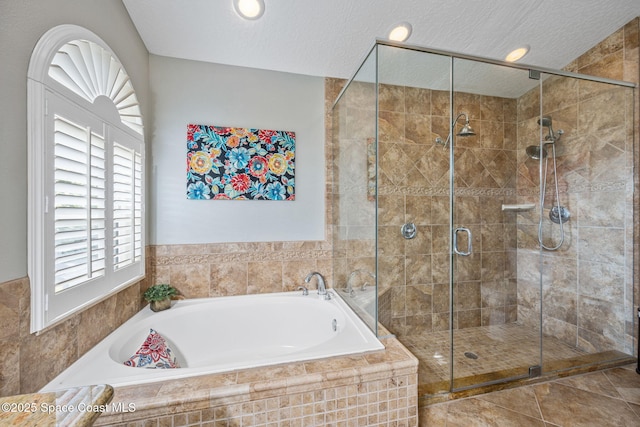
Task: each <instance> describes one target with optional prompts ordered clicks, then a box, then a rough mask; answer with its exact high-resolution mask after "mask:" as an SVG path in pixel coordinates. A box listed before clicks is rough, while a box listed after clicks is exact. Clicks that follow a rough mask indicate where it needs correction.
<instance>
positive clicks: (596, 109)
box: [334, 19, 640, 353]
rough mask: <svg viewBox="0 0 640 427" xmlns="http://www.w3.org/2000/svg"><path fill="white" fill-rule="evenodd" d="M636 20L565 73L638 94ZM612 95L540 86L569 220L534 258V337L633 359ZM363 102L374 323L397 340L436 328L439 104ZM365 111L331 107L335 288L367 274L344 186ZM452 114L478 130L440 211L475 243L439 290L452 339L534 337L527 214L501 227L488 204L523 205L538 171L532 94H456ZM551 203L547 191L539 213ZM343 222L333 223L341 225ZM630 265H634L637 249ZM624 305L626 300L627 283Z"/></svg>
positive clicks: (360, 203) (362, 162) (361, 188)
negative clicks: (451, 202) (524, 328)
mask: <svg viewBox="0 0 640 427" xmlns="http://www.w3.org/2000/svg"><path fill="white" fill-rule="evenodd" d="M638 23H639V20H638V19H634V20H633V21H631V22H630V23H629V24H627V25H626V26H625V27H624V28H623V29H621V30H620V31H618V32H616V33H614V34H613V35H612V36H611V37H609V38H608V39H606V40H604V41H603V42H602V43H601V44H599V45H598V46H596V47H594V48H593V49H592V50H591V51H589V52H588V53H586V54H585V55H583V56H582V57H580V58H578V59H577V60H576V61H574V62H573V63H572V64H570V65H569V66H568V67H567V69H568V71H574V72H580V73H585V74H590V75H595V76H600V77H608V78H613V79H618V80H626V81H632V82H637V81H639V80H640V79H639V77H638ZM623 92H625V91H624V90H619V89H613V88H612V87H610V86H609V85H604V84H593V83H585V82H580V83H578V82H577V81H575V80H573V79H569V78H556V77H553V78H550V79H548V80H546V81H545V82H544V85H543V94H544V95H543V98H544V101H543V112H544V114H549V115H551V116H552V117H553V118H554V129H555V130H558V129H563V130H564V131H565V135H564V136H563V138H562V140H561V142H560V143H559V144H558V169H559V176H560V177H561V178H560V179H561V182H560V192H561V193H562V194H561V199H562V200H563V205H565V206H566V207H568V208H569V209H570V211H571V212H572V220H571V221H570V222H569V223H568V224H567V225H566V226H565V228H566V229H567V242H566V243H565V244H564V245H563V247H562V248H561V250H560V251H557V252H547V251H545V252H544V254H543V258H542V260H543V263H544V268H543V271H544V274H545V276H544V277H543V282H544V283H545V285H544V289H543V298H544V310H543V311H544V316H545V317H544V323H543V329H544V332H545V333H548V334H551V335H554V336H557V337H559V338H561V339H563V340H564V341H565V342H567V343H569V344H571V345H576V346H578V347H581V348H583V349H585V350H587V351H602V350H610V349H616V350H620V351H624V352H627V353H632V352H633V350H634V348H635V344H633V343H634V340H633V336H634V334H635V333H634V331H635V327H634V303H633V301H634V297H633V295H634V292H633V285H632V284H633V274H634V271H633V268H632V266H633V265H634V253H633V249H634V248H633V243H632V242H633V241H634V240H633V237H634V235H635V236H636V241H637V236H638V231H637V229H636V231H635V233H634V231H633V227H634V223H633V215H634V211H633V206H634V202H633V200H634V199H633V198H634V195H633V194H634V193H633V187H634V186H635V187H636V188H637V177H635V179H636V181H633V180H632V178H631V177H632V169H631V167H632V165H633V164H634V160H633V152H634V151H633V147H634V141H633V130H634V129H638V97H637V96H636V98H635V100H634V99H633V98H632V96H631V93H630V91H628V90H627V91H626V95H623ZM636 94H637V89H636ZM378 96H379V99H378V102H379V107H380V117H379V133H380V134H379V143H380V145H379V152H378V162H379V163H378V164H379V171H378V185H379V187H378V204H379V206H378V217H377V220H378V233H379V234H378V236H377V237H378V239H379V241H378V244H379V252H378V255H379V258H378V262H379V265H378V274H379V278H378V279H379V286H380V290H379V293H380V299H379V310H378V313H379V316H380V320H381V322H382V323H383V324H385V325H386V326H388V327H389V328H390V329H391V330H392V331H393V332H394V333H396V334H398V335H402V334H406V333H414V332H428V331H431V330H440V329H446V328H448V326H449V325H448V318H449V313H448V301H449V294H448V284H447V283H448V279H449V278H448V267H449V265H448V255H447V253H446V252H447V248H448V242H447V239H448V220H447V215H448V192H449V190H448V182H447V181H448V173H449V170H448V157H447V152H446V150H443V149H442V146H438V145H436V144H435V143H434V140H435V138H436V137H437V136H440V137H442V138H443V139H446V134H447V123H448V119H447V117H448V115H449V112H448V111H449V110H448V99H449V97H448V93H441V92H437V91H428V90H422V89H416V88H409V87H400V86H388V85H386V86H385V85H381V86H380V92H379V94H378ZM624 97H627V98H626V99H624ZM375 102H376V100H375V87H374V86H373V85H372V84H368V83H362V82H356V83H355V84H353V83H352V87H350V88H349V91H348V92H347V93H346V94H345V100H344V102H342V101H341V103H342V105H340V107H339V108H341V109H342V110H343V111H341V112H340V117H341V122H340V123H339V126H338V127H337V128H338V135H337V137H336V141H334V144H336V145H337V146H338V150H337V151H336V159H338V158H339V157H341V156H345V157H346V159H347V161H345V162H344V164H343V163H342V162H340V161H339V160H336V166H337V170H338V176H339V177H340V178H339V179H338V181H339V182H338V183H337V185H336V190H335V191H336V193H337V194H338V195H339V197H338V203H337V206H336V209H337V211H336V212H335V218H334V224H336V225H337V227H336V229H335V236H337V237H336V238H334V242H335V247H336V248H338V249H339V251H337V252H336V254H337V258H336V264H335V265H336V277H337V278H341V280H340V281H341V282H342V283H344V282H346V280H347V278H348V276H349V272H351V271H354V270H356V269H362V268H366V269H368V270H370V271H373V269H374V268H375V236H376V230H375V214H376V213H375V211H374V210H375V206H374V203H373V201H370V200H368V199H367V195H368V193H367V188H366V187H367V186H366V185H365V184H362V183H360V184H358V183H357V182H358V181H362V180H366V179H367V175H366V171H367V167H368V164H367V161H368V160H367V158H366V156H363V155H362V154H360V155H357V154H355V153H357V152H359V153H366V152H367V150H368V145H369V143H370V142H369V141H370V140H373V139H374V136H375V127H374V126H375V123H374V121H375V110H374V108H375ZM454 102H456V105H455V106H454V109H453V110H454V111H456V112H467V113H469V115H470V119H471V124H472V126H473V127H474V129H475V130H476V132H477V133H478V135H477V136H475V137H470V138H457V140H456V144H457V148H456V153H455V156H456V162H457V164H462V165H461V167H460V168H457V170H456V173H457V175H456V188H457V190H456V199H455V202H456V206H459V207H461V209H460V210H459V211H458V210H457V211H456V215H459V214H462V216H457V217H456V221H455V222H456V224H457V225H461V224H464V225H468V226H470V228H472V229H478V228H479V229H480V230H481V232H480V233H477V232H474V242H473V243H474V249H475V251H476V254H474V255H473V256H472V257H470V258H467V259H463V260H461V261H460V260H458V261H456V262H458V264H457V265H456V266H455V268H456V274H457V277H458V278H460V281H459V282H458V283H456V285H455V287H454V292H455V297H454V299H455V301H454V304H455V305H454V310H456V311H455V312H454V316H453V319H454V325H453V327H454V328H463V327H470V326H480V325H489V324H499V323H502V322H510V321H514V320H522V321H524V322H527V323H528V324H529V325H530V326H532V327H536V329H537V326H536V325H537V323H539V322H537V323H536V322H535V321H532V320H534V319H535V316H536V313H539V310H540V298H539V290H538V283H539V279H540V276H539V274H540V273H539V268H538V267H539V265H540V254H539V250H538V249H537V213H538V209H537V208H536V209H534V210H533V211H531V212H527V213H519V214H515V213H513V212H509V213H505V214H502V213H500V204H501V203H516V202H518V203H525V202H526V203H529V202H530V203H536V204H538V197H539V196H538V194H539V186H538V182H539V177H538V163H537V162H533V161H531V160H529V159H528V158H527V157H526V154H525V149H526V147H527V146H528V145H533V144H537V141H538V139H539V133H538V127H537V123H536V120H537V118H538V114H539V111H540V100H539V93H538V90H537V89H536V90H534V91H532V92H531V93H528V94H525V95H524V96H522V97H521V98H520V99H518V100H507V99H498V98H488V97H481V96H475V95H469V94H456V95H455V101H454ZM614 105H615V106H616V107H615V108H614V107H613V106H614ZM634 107H635V116H634V114H633V113H632V111H633V110H634ZM372 117H373V119H372ZM518 135H519V136H520V138H519V139H518ZM577 135H579V136H577ZM500 144H502V145H500ZM636 145H637V144H636ZM369 162H370V161H369ZM636 162H637V160H636ZM344 175H348V176H349V178H344ZM344 183H348V184H349V188H347V189H345V188H344V187H345V185H344ZM550 197H551V196H550V186H548V188H547V198H546V200H545V203H546V205H548V204H549V203H551V199H550ZM355 199H357V200H355ZM635 203H636V204H637V195H636V202H635ZM339 208H342V211H341V210H339ZM354 211H356V212H357V214H355V213H353V212H354ZM342 212H348V213H347V215H346V216H347V217H346V218H345V215H342V217H341V216H340V214H341V213H342ZM349 212H350V213H349ZM547 212H548V211H547ZM547 212H545V213H547ZM405 222H414V223H416V225H417V226H418V234H417V237H416V238H415V239H413V240H404V239H403V238H402V237H401V235H400V231H399V230H400V226H401V225H402V224H403V223H405ZM636 222H637V221H636ZM516 224H518V225H516ZM636 227H637V225H636ZM557 230H558V228H557V226H555V225H553V226H550V225H549V221H548V220H547V221H546V223H545V224H544V230H543V231H544V233H546V234H545V236H547V235H548V236H553V239H557V237H558V236H557V235H555V234H554V233H556V234H557ZM553 241H557V240H550V239H548V238H547V241H546V243H547V244H551V243H552V242H553ZM478 248H480V249H479V251H478ZM516 248H517V250H516ZM635 256H636V263H637V248H636V255H635ZM635 274H637V272H636V273H635ZM637 282H638V281H637V278H636V283H637ZM635 295H636V300H637V295H638V290H637V285H636V292H635ZM538 318H539V317H538Z"/></svg>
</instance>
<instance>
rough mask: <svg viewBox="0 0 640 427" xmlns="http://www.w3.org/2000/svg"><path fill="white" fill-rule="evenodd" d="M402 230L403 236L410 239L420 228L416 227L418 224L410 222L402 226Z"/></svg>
mask: <svg viewBox="0 0 640 427" xmlns="http://www.w3.org/2000/svg"><path fill="white" fill-rule="evenodd" d="M400 232H401V233H402V237H404V238H405V239H407V240H408V239H413V238H414V237H416V234H417V233H418V229H417V228H416V225H415V224H414V223H412V222H408V223H406V224H404V225H403V226H402V228H401V229H400Z"/></svg>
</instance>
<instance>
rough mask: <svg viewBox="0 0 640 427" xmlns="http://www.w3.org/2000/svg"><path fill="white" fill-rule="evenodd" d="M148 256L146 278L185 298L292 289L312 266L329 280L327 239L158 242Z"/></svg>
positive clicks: (149, 249) (329, 247)
mask: <svg viewBox="0 0 640 427" xmlns="http://www.w3.org/2000/svg"><path fill="white" fill-rule="evenodd" d="M147 256H148V258H149V270H148V271H147V275H148V277H149V283H170V284H171V285H172V286H174V287H176V288H177V289H178V290H179V291H180V293H181V294H183V295H184V296H185V297H187V298H208V297H218V296H231V295H248V294H257V293H268V292H286V291H295V290H296V289H298V287H299V286H301V285H304V284H305V283H304V279H305V277H306V276H307V274H309V273H310V272H312V271H318V272H320V273H321V274H322V275H323V276H324V278H325V279H326V282H327V284H330V283H332V280H331V279H332V274H331V269H332V268H331V266H332V251H331V243H330V242H328V241H292V242H253V243H213V244H205V245H200V244H198V245H156V246H151V247H149V248H148V250H147ZM314 283H315V282H314ZM142 291H144V290H142Z"/></svg>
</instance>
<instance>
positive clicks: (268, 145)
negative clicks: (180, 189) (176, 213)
mask: <svg viewBox="0 0 640 427" xmlns="http://www.w3.org/2000/svg"><path fill="white" fill-rule="evenodd" d="M295 153H296V134H295V132H289V131H279V130H267V129H246V128H233V127H222V126H209V125H195V124H189V125H187V198H188V199H203V200H221V199H224V200H295V181H294V176H295V173H294V172H295Z"/></svg>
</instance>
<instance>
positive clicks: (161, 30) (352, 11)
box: [123, 0, 640, 78]
mask: <svg viewBox="0 0 640 427" xmlns="http://www.w3.org/2000/svg"><path fill="white" fill-rule="evenodd" d="M123 3H124V5H125V6H126V8H127V10H128V11H129V14H130V16H131V19H132V21H133V23H134V25H135V26H136V28H137V29H138V31H139V33H140V36H141V37H142V39H143V40H144V43H145V44H146V46H147V49H148V50H149V52H151V53H152V54H156V55H162V56H169V57H175V58H184V59H191V60H198V61H206V62H214V63H219V64H228V65H236V66H244V67H253V68H260V69H267V70H275V71H284V72H291V73H298V74H306V75H312V76H323V77H340V78H348V77H351V75H353V73H354V72H355V71H356V69H357V67H358V66H359V65H360V64H361V62H362V61H363V59H364V57H365V54H366V53H367V52H368V51H369V49H370V48H371V47H372V46H373V44H374V42H375V39H376V38H386V34H387V33H388V31H389V29H390V28H391V27H392V26H393V25H394V24H396V23H398V22H401V21H407V22H410V23H411V25H412V26H413V33H412V35H411V37H410V38H409V40H407V42H406V43H408V44H411V45H419V46H424V47H428V48H433V49H441V50H447V51H452V52H458V53H463V54H468V55H474V56H480V57H486V58H492V59H498V60H502V59H503V58H504V57H505V55H506V54H507V53H508V52H510V51H511V50H513V49H514V48H517V47H520V46H522V45H525V44H526V45H529V46H531V51H530V52H529V54H528V55H527V56H526V57H525V58H524V59H523V60H522V62H523V63H526V64H530V65H532V66H536V67H546V68H554V69H559V68H562V67H564V66H565V65H567V64H568V63H569V62H571V61H572V60H573V59H575V58H577V57H578V56H580V55H581V54H583V53H584V52H586V51H587V50H588V49H589V48H591V47H593V46H594V45H595V44H597V43H598V42H600V41H602V40H603V39H604V38H606V37H607V36H609V35H610V34H612V33H613V32H614V31H616V30H618V29H619V28H621V27H622V26H623V25H624V24H626V23H627V22H629V21H630V20H631V19H633V18H634V17H636V16H640V0H615V1H604V0H459V1H448V0H265V4H266V8H265V13H264V15H263V16H262V18H261V19H259V20H256V21H250V20H244V19H241V18H240V17H238V15H237V14H236V13H235V11H234V9H233V5H232V0H186V1H176V0H123Z"/></svg>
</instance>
